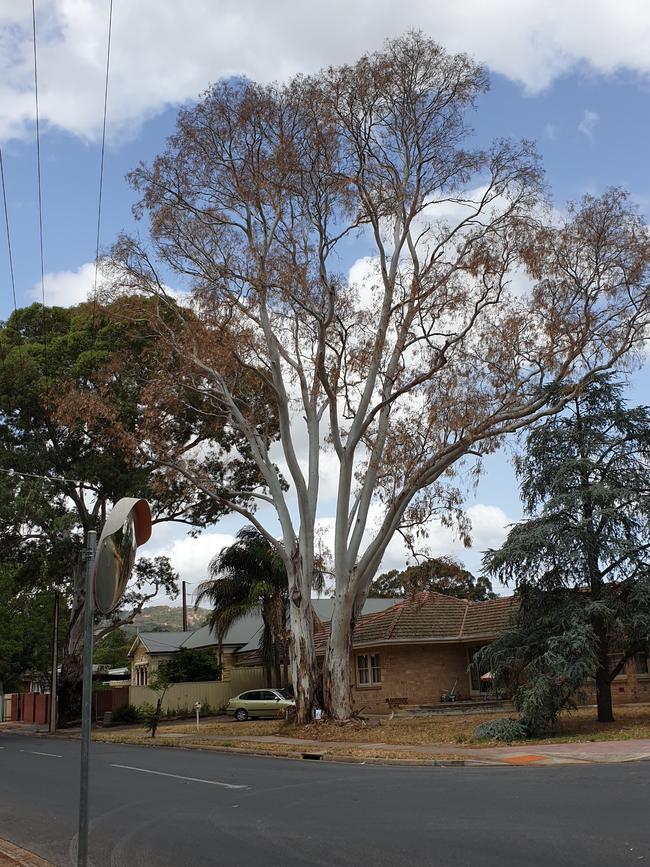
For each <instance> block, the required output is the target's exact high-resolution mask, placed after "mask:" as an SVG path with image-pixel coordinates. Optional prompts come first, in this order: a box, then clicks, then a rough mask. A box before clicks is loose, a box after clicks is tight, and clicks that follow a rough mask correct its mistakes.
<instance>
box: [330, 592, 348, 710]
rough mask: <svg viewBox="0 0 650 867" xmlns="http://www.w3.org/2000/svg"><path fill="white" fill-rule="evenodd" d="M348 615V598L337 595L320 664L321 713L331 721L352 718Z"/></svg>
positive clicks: (345, 595) (343, 595)
mask: <svg viewBox="0 0 650 867" xmlns="http://www.w3.org/2000/svg"><path fill="white" fill-rule="evenodd" d="M352 614H353V604H352V600H351V599H350V594H349V593H348V592H345V593H337V594H336V603H335V605H334V612H333V615H332V623H331V632H330V637H329V641H328V642H327V649H326V651H325V660H324V662H323V697H324V701H325V709H326V711H327V713H328V715H329V716H331V717H332V718H333V719H349V718H350V717H351V716H352V711H353V706H352V666H351V657H352Z"/></svg>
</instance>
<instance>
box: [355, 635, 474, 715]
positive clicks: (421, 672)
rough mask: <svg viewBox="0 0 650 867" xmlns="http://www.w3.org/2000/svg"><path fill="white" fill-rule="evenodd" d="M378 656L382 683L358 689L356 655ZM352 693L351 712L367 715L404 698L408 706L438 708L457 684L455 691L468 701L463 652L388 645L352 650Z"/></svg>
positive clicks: (385, 709) (438, 647)
mask: <svg viewBox="0 0 650 867" xmlns="http://www.w3.org/2000/svg"><path fill="white" fill-rule="evenodd" d="M358 652H363V653H368V654H370V653H373V654H375V653H378V654H379V657H380V664H381V677H382V682H381V684H380V685H379V686H377V685H374V684H373V685H371V686H358V685H356V680H357V661H356V657H357V653H358ZM352 665H353V669H352V670H353V683H354V684H355V685H354V686H353V689H352V695H353V699H354V704H355V708H356V709H357V710H359V711H360V710H361V709H362V708H363V709H365V710H366V711H368V712H370V713H388V711H389V706H388V703H387V699H390V698H406V699H408V704H439V703H440V696H441V694H442V693H443V692H445V691H446V690H448V689H451V687H452V686H453V685H454V681H456V680H457V681H458V684H457V686H456V691H457V692H458V693H460V696H461V697H462V698H469V693H470V684H469V675H468V673H467V649H466V648H465V647H464V646H462V645H458V644H456V645H430V644H428V645H427V644H421V645H408V646H404V647H401V646H398V645H392V646H390V645H388V646H386V647H376V648H372V649H370V648H369V649H368V650H360V651H358V650H357V649H355V652H354V655H353V660H352Z"/></svg>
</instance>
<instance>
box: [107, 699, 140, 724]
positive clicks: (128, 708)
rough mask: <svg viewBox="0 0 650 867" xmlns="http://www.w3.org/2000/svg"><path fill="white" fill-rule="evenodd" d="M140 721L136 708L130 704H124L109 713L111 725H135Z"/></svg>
mask: <svg viewBox="0 0 650 867" xmlns="http://www.w3.org/2000/svg"><path fill="white" fill-rule="evenodd" d="M139 719H140V713H139V711H138V708H137V707H135V706H134V705H132V704H124V705H122V707H118V708H115V710H114V711H112V712H111V722H112V723H135V722H138V720H139Z"/></svg>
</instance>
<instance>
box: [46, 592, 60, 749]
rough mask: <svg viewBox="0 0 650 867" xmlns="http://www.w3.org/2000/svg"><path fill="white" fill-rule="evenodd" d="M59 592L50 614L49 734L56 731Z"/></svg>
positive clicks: (55, 594) (56, 594)
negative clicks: (50, 676)
mask: <svg viewBox="0 0 650 867" xmlns="http://www.w3.org/2000/svg"><path fill="white" fill-rule="evenodd" d="M59 600H60V595H59V591H58V590H55V591H54V610H53V614H52V680H51V682H50V720H49V727H48V731H49V732H50V734H52V733H53V732H55V731H56V722H57V718H56V712H57V707H56V693H57V685H58V672H57V668H58V665H59V646H58V645H59Z"/></svg>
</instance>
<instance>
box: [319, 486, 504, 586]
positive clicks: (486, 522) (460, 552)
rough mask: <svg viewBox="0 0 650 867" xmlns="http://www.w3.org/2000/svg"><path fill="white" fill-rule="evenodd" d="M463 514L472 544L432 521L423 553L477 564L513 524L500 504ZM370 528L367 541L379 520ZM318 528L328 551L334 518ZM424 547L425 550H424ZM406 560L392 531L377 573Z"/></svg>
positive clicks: (408, 555)
mask: <svg viewBox="0 0 650 867" xmlns="http://www.w3.org/2000/svg"><path fill="white" fill-rule="evenodd" d="M466 515H467V517H468V518H469V519H470V521H471V525H472V530H471V537H472V545H471V548H466V547H465V546H464V544H463V543H462V541H461V540H460V539H459V538H458V536H457V535H456V533H455V532H454V530H453V529H452V528H450V527H444V526H443V525H442V524H441V523H440V521H439V520H437V519H436V520H433V521H431V522H430V523H429V526H428V533H429V535H428V538H427V539H425V540H423V542H422V553H426V555H427V556H432V557H444V556H453V557H457V558H458V559H459V560H461V561H465V560H466V558H470V559H471V560H472V561H473V563H472V565H473V564H474V563H478V562H479V561H480V558H481V554H482V552H483V551H485V550H487V549H488V548H498V547H499V546H500V545H501V544H502V543H503V541H504V540H505V538H506V535H507V533H508V525H510V524H512V523H514V520H513V519H512V518H509V517H508V516H507V515H506V513H505V512H504V511H503V509H501V508H500V507H499V506H494V505H487V504H484V503H476V504H474V505H473V506H470V507H469V508H468V509H467V510H466ZM369 525H370V526H369V529H368V532H367V533H366V536H365V537H364V538H365V540H366V542H368V541H370V539H371V538H372V536H373V534H374V532H376V531H377V526H378V522H376V523H374V524H373V523H372V521H369ZM317 527H318V530H319V532H320V533H321V534H322V538H323V541H324V543H325V544H326V545H327V547H328V548H329V550H330V551H331V550H332V549H333V541H334V518H330V517H328V518H319V519H318V521H317ZM425 548H426V551H425V550H424V549H425ZM407 562H411V563H412V562H413V558H412V556H411V553H410V551H409V550H408V548H407V546H406V545H405V543H404V540H403V539H402V537H401V536H400V535H399V534H395V535H394V536H393V538H392V539H391V540H390V542H389V543H388V547H387V548H386V553H385V554H384V559H383V560H382V562H381V565H380V567H379V569H378V570H377V572H378V574H381V573H382V572H387V571H389V570H390V569H400V570H401V569H404V567H405V566H406V564H407Z"/></svg>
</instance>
